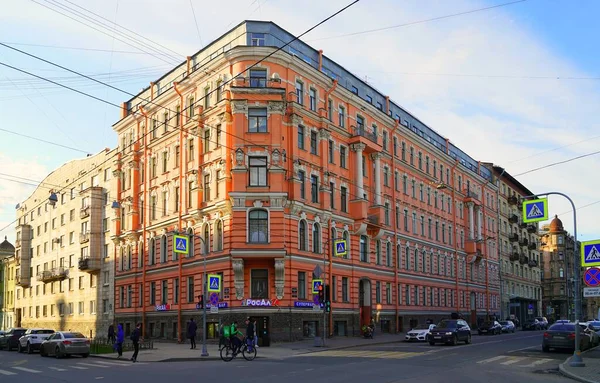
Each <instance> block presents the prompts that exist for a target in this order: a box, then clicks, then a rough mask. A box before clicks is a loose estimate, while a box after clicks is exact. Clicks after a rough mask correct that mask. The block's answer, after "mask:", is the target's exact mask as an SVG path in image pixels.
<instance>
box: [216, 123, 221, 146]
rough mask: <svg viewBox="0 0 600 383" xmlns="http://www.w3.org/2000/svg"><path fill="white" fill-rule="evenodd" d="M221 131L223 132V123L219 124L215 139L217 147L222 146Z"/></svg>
mask: <svg viewBox="0 0 600 383" xmlns="http://www.w3.org/2000/svg"><path fill="white" fill-rule="evenodd" d="M221 133H222V130H221V124H219V125H217V137H216V139H215V141H216V143H215V145H216V147H217V148H220V147H221Z"/></svg>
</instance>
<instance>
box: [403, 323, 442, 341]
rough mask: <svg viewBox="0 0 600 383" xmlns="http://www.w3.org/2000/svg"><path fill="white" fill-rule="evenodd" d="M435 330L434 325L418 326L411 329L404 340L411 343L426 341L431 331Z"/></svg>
mask: <svg viewBox="0 0 600 383" xmlns="http://www.w3.org/2000/svg"><path fill="white" fill-rule="evenodd" d="M434 328H435V325H434V324H423V325H418V326H416V327H415V328H412V329H410V330H409V331H408V332H407V333H406V336H405V337H404V340H406V341H408V342H410V341H426V340H427V334H429V332H430V331H431V330H433V329H434Z"/></svg>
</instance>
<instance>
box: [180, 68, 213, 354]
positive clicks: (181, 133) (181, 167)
mask: <svg viewBox="0 0 600 383" xmlns="http://www.w3.org/2000/svg"><path fill="white" fill-rule="evenodd" d="M188 71H189V58H188ZM178 85H179V83H177V82H173V89H174V90H175V93H177V94H178V95H179V105H180V107H179V111H180V114H179V116H177V121H176V123H177V125H178V128H179V148H180V149H179V150H180V152H179V208H178V209H177V210H179V211H178V212H177V213H178V214H177V228H178V231H179V232H181V208H182V206H181V201H182V198H181V197H182V196H181V192H182V190H183V153H181V151H182V150H184V148H185V147H184V145H183V115H184V108H183V94H181V91H180V90H179V88H178ZM186 153H187V150H186ZM178 259H179V262H178V269H179V270H178V275H179V292H178V296H179V303H178V304H177V339H178V341H179V343H182V342H183V339H182V326H181V305H182V301H181V298H182V297H181V285H182V277H183V276H182V269H183V268H182V264H181V262H182V259H183V257H182V256H181V255H180V256H179V257H178ZM202 331H206V329H203V330H202Z"/></svg>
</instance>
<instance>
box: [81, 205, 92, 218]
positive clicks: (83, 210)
mask: <svg viewBox="0 0 600 383" xmlns="http://www.w3.org/2000/svg"><path fill="white" fill-rule="evenodd" d="M90 210H91V209H90V207H89V206H85V207H82V208H81V209H80V210H79V218H80V219H84V218H87V217H89V216H90Z"/></svg>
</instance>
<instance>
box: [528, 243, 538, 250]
mask: <svg viewBox="0 0 600 383" xmlns="http://www.w3.org/2000/svg"><path fill="white" fill-rule="evenodd" d="M537 248H538V246H537V243H535V242H531V243H530V244H529V245H527V249H529V250H537Z"/></svg>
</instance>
